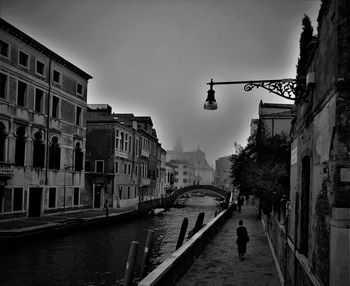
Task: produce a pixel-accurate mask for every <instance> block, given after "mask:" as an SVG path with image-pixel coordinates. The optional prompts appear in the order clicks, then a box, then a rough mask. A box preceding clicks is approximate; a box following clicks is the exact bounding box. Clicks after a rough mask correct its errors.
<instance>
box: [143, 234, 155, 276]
mask: <svg viewBox="0 0 350 286" xmlns="http://www.w3.org/2000/svg"><path fill="white" fill-rule="evenodd" d="M152 239H153V230H150V229H149V230H148V233H147V238H146V244H145V249H144V254H143V262H142V265H141V272H140V278H141V279H142V278H143V277H145V274H146V272H147V266H148V260H149V255H150V252H151V250H152Z"/></svg>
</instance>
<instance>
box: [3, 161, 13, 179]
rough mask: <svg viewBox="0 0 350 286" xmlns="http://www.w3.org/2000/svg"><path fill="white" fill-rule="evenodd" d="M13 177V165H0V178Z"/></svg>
mask: <svg viewBox="0 0 350 286" xmlns="http://www.w3.org/2000/svg"><path fill="white" fill-rule="evenodd" d="M12 176H13V169H12V168H11V164H8V163H0V177H2V178H11V177H12Z"/></svg>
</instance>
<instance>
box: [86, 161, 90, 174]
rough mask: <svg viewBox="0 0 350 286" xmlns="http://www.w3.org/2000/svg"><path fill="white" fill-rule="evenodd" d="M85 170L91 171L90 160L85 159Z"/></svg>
mask: <svg viewBox="0 0 350 286" xmlns="http://www.w3.org/2000/svg"><path fill="white" fill-rule="evenodd" d="M85 171H86V172H90V161H85Z"/></svg>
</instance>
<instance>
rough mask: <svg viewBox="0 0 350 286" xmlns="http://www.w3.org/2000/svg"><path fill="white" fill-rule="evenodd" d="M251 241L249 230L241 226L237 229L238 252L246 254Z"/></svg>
mask: <svg viewBox="0 0 350 286" xmlns="http://www.w3.org/2000/svg"><path fill="white" fill-rule="evenodd" d="M248 241H249V236H248V232H247V229H246V228H245V227H244V226H243V225H241V226H239V227H238V228H237V245H238V252H239V253H240V254H245V253H246V249H247V242H248Z"/></svg>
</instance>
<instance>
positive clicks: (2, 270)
mask: <svg viewBox="0 0 350 286" xmlns="http://www.w3.org/2000/svg"><path fill="white" fill-rule="evenodd" d="M218 209H219V202H218V201H216V200H215V199H214V198H213V197H209V196H192V197H190V198H187V199H186V201H185V207H184V208H171V209H170V210H168V211H166V212H163V213H162V214H160V215H157V216H146V217H143V218H140V219H135V220H131V221H129V222H125V223H118V224H115V225H111V226H106V227H103V228H102V227H101V228H94V229H90V230H89V229H87V230H83V231H80V232H73V233H72V234H71V235H68V236H63V237H57V238H49V239H46V240H42V239H41V240H38V241H37V242H31V243H30V244H24V245H19V246H18V247H17V248H15V249H14V248H11V249H5V250H2V251H1V252H2V253H1V254H0V285H2V286H5V285H6V286H14V285H21V286H34V285H35V286H39V285H40V286H41V285H52V286H56V285H57V286H58V285H60V286H62V285H89V286H92V285H120V284H121V281H122V278H123V277H124V271H125V265H126V261H127V257H128V253H129V247H130V243H131V241H133V240H134V241H138V242H139V243H140V244H139V251H138V263H137V266H136V271H137V272H136V273H139V271H140V264H141V261H142V256H143V248H144V243H145V240H146V236H147V231H148V230H149V229H152V230H153V231H154V240H153V247H152V253H151V261H150V267H149V270H152V269H154V268H155V267H156V266H157V265H159V264H160V263H162V262H163V261H164V260H165V259H166V258H167V257H169V255H170V254H171V253H173V252H174V251H175V246H176V242H177V238H178V235H179V231H180V228H181V223H182V220H183V218H184V217H187V218H188V220H189V224H188V230H190V229H192V228H193V227H194V224H195V222H196V219H197V216H198V214H199V213H200V212H204V213H205V217H204V223H208V222H209V221H210V220H211V219H213V217H214V213H215V211H216V210H218Z"/></svg>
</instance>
